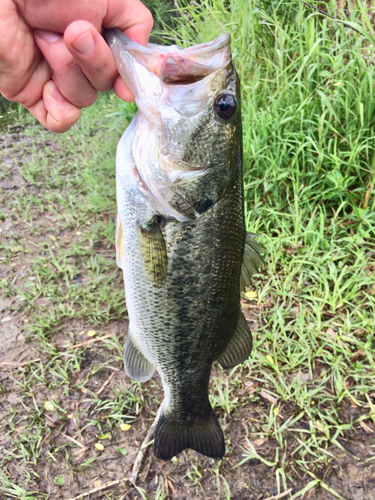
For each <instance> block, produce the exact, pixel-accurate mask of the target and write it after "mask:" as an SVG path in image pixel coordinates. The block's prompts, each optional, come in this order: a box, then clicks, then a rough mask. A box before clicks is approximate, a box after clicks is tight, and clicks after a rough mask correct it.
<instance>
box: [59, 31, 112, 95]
mask: <svg viewBox="0 0 375 500" xmlns="http://www.w3.org/2000/svg"><path fill="white" fill-rule="evenodd" d="M64 42H65V45H66V47H67V49H68V50H69V52H70V53H71V55H72V56H73V58H74V60H75V61H76V63H77V64H78V65H79V66H80V68H81V70H82V72H83V73H84V74H85V75H86V77H87V79H88V80H89V81H90V83H91V85H92V86H93V87H94V88H95V89H96V90H98V91H100V92H104V91H105V90H109V89H111V88H112V87H113V82H114V81H115V78H116V76H117V75H118V72H117V69H116V65H115V61H114V59H113V56H112V53H111V50H110V48H109V47H108V45H107V44H106V42H105V40H104V38H103V37H102V36H101V35H100V34H99V33H98V31H97V30H96V29H95V27H94V26H93V25H92V24H91V23H89V22H87V21H75V22H73V23H72V24H70V25H69V26H68V27H67V29H66V30H65V33H64Z"/></svg>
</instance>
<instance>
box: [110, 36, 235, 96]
mask: <svg viewBox="0 0 375 500" xmlns="http://www.w3.org/2000/svg"><path fill="white" fill-rule="evenodd" d="M105 39H106V40H107V43H108V45H109V47H110V48H111V50H112V53H113V55H114V57H115V60H116V64H117V67H118V69H119V73H120V75H121V76H122V78H123V79H124V81H125V82H126V83H127V84H128V85H129V86H130V87H131V88H132V85H131V82H130V81H129V71H126V68H125V67H124V60H127V61H128V64H129V62H130V61H129V57H132V58H134V60H135V61H136V62H138V63H140V64H141V65H142V66H144V67H145V68H147V70H148V71H149V72H151V73H153V74H154V75H155V76H157V77H158V78H159V79H160V81H161V82H163V83H164V84H167V85H186V84H190V83H195V82H197V81H199V80H201V79H203V78H205V77H206V76H208V75H209V74H211V73H213V72H216V71H218V70H220V69H222V68H224V67H225V66H227V65H228V64H229V62H230V61H231V54H230V41H231V38H230V34H229V33H225V34H223V35H220V36H219V37H217V38H216V39H215V40H213V41H211V42H208V43H202V44H199V45H195V46H194V47H188V48H186V49H182V48H181V47H178V46H177V45H172V46H167V47H166V46H163V45H157V44H152V43H149V44H148V45H147V47H143V46H142V45H139V44H138V43H136V42H133V41H132V40H130V38H129V37H127V36H126V35H125V34H124V33H122V32H121V31H119V30H117V29H110V30H108V31H107V32H106V33H105ZM127 54H128V55H127ZM132 90H133V89H132Z"/></svg>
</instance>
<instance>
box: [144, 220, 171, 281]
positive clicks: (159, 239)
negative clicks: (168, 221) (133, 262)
mask: <svg viewBox="0 0 375 500" xmlns="http://www.w3.org/2000/svg"><path fill="white" fill-rule="evenodd" d="M139 242H140V245H141V252H142V256H143V263H144V266H145V271H146V274H147V276H148V277H149V279H150V281H151V283H152V284H153V285H155V286H158V287H161V286H163V284H164V281H165V279H166V277H167V248H166V246H165V241H164V236H163V233H162V232H161V229H160V226H159V224H158V222H157V220H154V221H151V222H150V223H149V224H147V225H146V226H139Z"/></svg>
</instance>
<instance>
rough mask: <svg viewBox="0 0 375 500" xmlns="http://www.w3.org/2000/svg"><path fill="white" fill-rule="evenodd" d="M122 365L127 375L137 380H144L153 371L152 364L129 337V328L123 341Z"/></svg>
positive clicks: (147, 378)
mask: <svg viewBox="0 0 375 500" xmlns="http://www.w3.org/2000/svg"><path fill="white" fill-rule="evenodd" d="M124 367H125V371H126V373H127V374H128V375H129V377H131V378H133V379H134V380H139V381H140V382H146V380H149V379H150V378H151V377H152V374H153V373H154V367H153V365H152V364H151V363H150V362H149V361H147V359H146V358H145V357H144V356H143V354H142V353H141V351H140V350H139V349H138V347H137V346H136V345H135V343H134V341H133V339H132V337H131V333H130V328H129V333H128V336H127V337H126V342H125V350H124Z"/></svg>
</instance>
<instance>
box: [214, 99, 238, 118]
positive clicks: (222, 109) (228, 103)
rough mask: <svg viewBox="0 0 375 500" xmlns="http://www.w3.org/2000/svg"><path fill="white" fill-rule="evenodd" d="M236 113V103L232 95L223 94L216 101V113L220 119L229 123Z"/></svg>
mask: <svg viewBox="0 0 375 500" xmlns="http://www.w3.org/2000/svg"><path fill="white" fill-rule="evenodd" d="M235 111H236V101H235V99H234V97H233V96H232V95H231V94H221V95H219V97H217V98H216V101H215V113H216V115H217V116H218V118H221V119H222V120H225V121H228V120H229V118H231V117H232V116H233V114H234V112H235Z"/></svg>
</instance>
